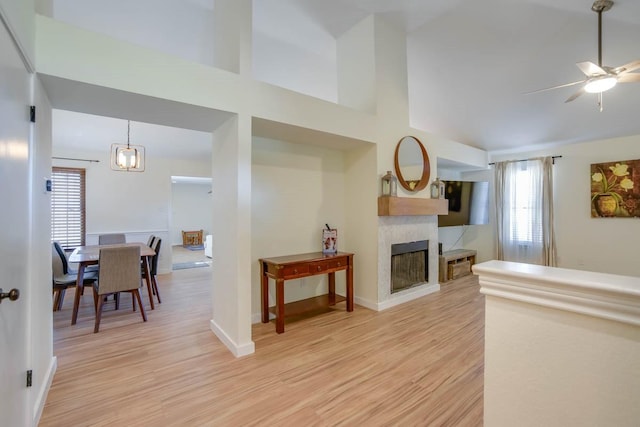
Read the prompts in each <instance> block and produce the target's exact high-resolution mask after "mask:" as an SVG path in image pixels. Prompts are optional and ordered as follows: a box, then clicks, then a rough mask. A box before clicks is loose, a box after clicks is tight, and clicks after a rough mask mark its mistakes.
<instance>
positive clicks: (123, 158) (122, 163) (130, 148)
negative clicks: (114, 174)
mask: <svg viewBox="0 0 640 427" xmlns="http://www.w3.org/2000/svg"><path fill="white" fill-rule="evenodd" d="M130 130H131V122H130V121H127V144H126V145H125V144H111V169H112V170H116V171H125V172H144V147H143V146H142V145H131V144H130V142H129V133H130Z"/></svg>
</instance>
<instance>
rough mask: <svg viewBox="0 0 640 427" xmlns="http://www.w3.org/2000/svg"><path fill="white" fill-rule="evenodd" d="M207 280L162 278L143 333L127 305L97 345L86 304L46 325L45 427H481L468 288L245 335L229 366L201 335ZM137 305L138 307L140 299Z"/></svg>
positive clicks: (478, 345) (210, 338)
mask: <svg viewBox="0 0 640 427" xmlns="http://www.w3.org/2000/svg"><path fill="white" fill-rule="evenodd" d="M210 274H211V270H210V269H206V268H196V269H190V270H180V271H176V272H174V273H172V274H168V275H164V276H160V277H159V287H160V292H161V296H162V298H163V303H162V304H159V305H156V307H157V308H156V310H154V311H151V310H149V311H148V317H149V320H148V322H146V323H143V322H142V319H141V317H140V314H139V313H137V312H136V313H133V312H132V311H131V302H130V299H129V298H128V296H123V297H122V300H123V302H122V303H121V304H122V306H121V308H120V310H118V311H117V312H116V311H113V309H112V307H111V306H109V305H107V306H106V307H105V313H104V315H103V318H102V322H101V326H100V327H101V329H100V332H99V333H98V334H93V333H92V332H93V320H94V317H93V308H92V297H91V295H90V293H89V292H86V295H85V296H84V297H83V301H82V305H81V311H80V316H79V319H78V323H77V325H75V326H73V327H72V326H70V316H71V303H72V299H73V298H72V295H71V293H70V294H69V295H67V297H66V299H65V304H64V307H63V310H62V311H59V312H55V313H54V344H53V346H54V354H55V355H56V356H57V357H58V371H57V373H56V375H55V378H54V380H53V384H52V387H51V390H50V392H49V396H48V398H47V402H46V406H45V408H44V413H43V415H42V419H41V423H40V425H41V426H94V425H95V426H98V425H99V426H253V425H269V426H336V425H344V426H364V425H366V426H378V425H399V426H431V425H433V426H443V425H447V426H476V425H477V426H481V425H482V417H483V409H482V408H483V396H482V390H483V366H484V358H483V351H484V342H483V341H484V340H483V336H484V297H483V296H482V295H480V294H479V291H478V289H479V288H478V284H477V279H476V278H475V277H467V278H463V279H459V280H457V281H454V282H450V283H449V284H446V285H443V288H442V290H441V291H440V292H439V293H436V294H432V295H429V296H426V297H423V298H420V299H418V300H414V301H412V302H409V303H406V304H403V305H401V306H397V307H394V308H391V309H388V310H385V311H383V312H373V311H370V310H367V309H365V308H362V307H360V306H356V308H355V311H354V312H352V313H347V312H345V311H344V303H340V304H338V306H337V308H338V309H337V310H335V311H333V312H330V313H327V314H322V315H319V316H315V317H311V318H308V319H304V320H300V321H297V322H291V323H287V324H286V332H285V333H284V334H282V335H278V334H276V333H275V327H274V324H273V323H270V324H266V325H263V324H257V325H254V326H253V340H254V342H255V345H256V353H255V354H253V355H250V356H247V357H244V358H239V359H236V358H235V357H233V356H232V355H231V353H230V352H229V351H228V350H227V349H226V347H225V346H224V345H223V344H221V343H220V342H219V341H218V339H217V338H216V337H215V335H214V334H213V333H212V332H211V331H210V329H209V320H210V318H211V314H210V306H211V302H210V291H209V287H210V285H209V282H210V277H211V276H210ZM146 297H147V296H146V292H144V294H143V298H146Z"/></svg>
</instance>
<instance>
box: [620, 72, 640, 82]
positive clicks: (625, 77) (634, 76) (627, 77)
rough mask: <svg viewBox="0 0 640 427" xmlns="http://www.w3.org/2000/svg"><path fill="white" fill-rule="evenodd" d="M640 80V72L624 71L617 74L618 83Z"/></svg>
mask: <svg viewBox="0 0 640 427" xmlns="http://www.w3.org/2000/svg"><path fill="white" fill-rule="evenodd" d="M633 82H640V73H624V74H621V75H619V76H618V83H633Z"/></svg>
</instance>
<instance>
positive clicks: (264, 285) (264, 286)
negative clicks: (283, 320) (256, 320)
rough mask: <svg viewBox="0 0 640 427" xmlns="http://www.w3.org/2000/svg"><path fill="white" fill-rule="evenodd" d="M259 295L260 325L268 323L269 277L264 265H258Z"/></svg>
mask: <svg viewBox="0 0 640 427" xmlns="http://www.w3.org/2000/svg"><path fill="white" fill-rule="evenodd" d="M260 295H261V297H262V323H269V277H268V276H267V275H266V274H265V265H264V263H263V262H261V263H260Z"/></svg>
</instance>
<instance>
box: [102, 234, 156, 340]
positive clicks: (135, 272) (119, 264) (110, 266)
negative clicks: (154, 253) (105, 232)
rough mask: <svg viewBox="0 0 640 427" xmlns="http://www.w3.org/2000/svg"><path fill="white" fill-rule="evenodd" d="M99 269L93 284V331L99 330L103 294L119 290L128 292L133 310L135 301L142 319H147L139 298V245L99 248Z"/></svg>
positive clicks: (114, 292)
mask: <svg viewBox="0 0 640 427" xmlns="http://www.w3.org/2000/svg"><path fill="white" fill-rule="evenodd" d="M98 265H99V266H100V271H99V273H98V282H97V283H94V284H93V289H94V291H95V292H94V302H95V305H96V323H95V327H94V329H93V332H94V333H97V332H98V331H99V330H100V320H101V317H102V306H103V305H104V298H102V297H103V296H107V295H111V294H118V293H120V292H130V293H131V298H132V299H133V298H135V300H133V311H135V310H136V303H135V301H136V300H137V301H138V305H139V306H140V314H141V315H142V320H143V321H145V322H146V321H147V315H146V314H145V312H144V306H143V305H142V299H141V298H140V291H139V289H140V286H141V283H142V281H141V280H140V246H122V247H115V248H103V249H100V257H99V260H98Z"/></svg>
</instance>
